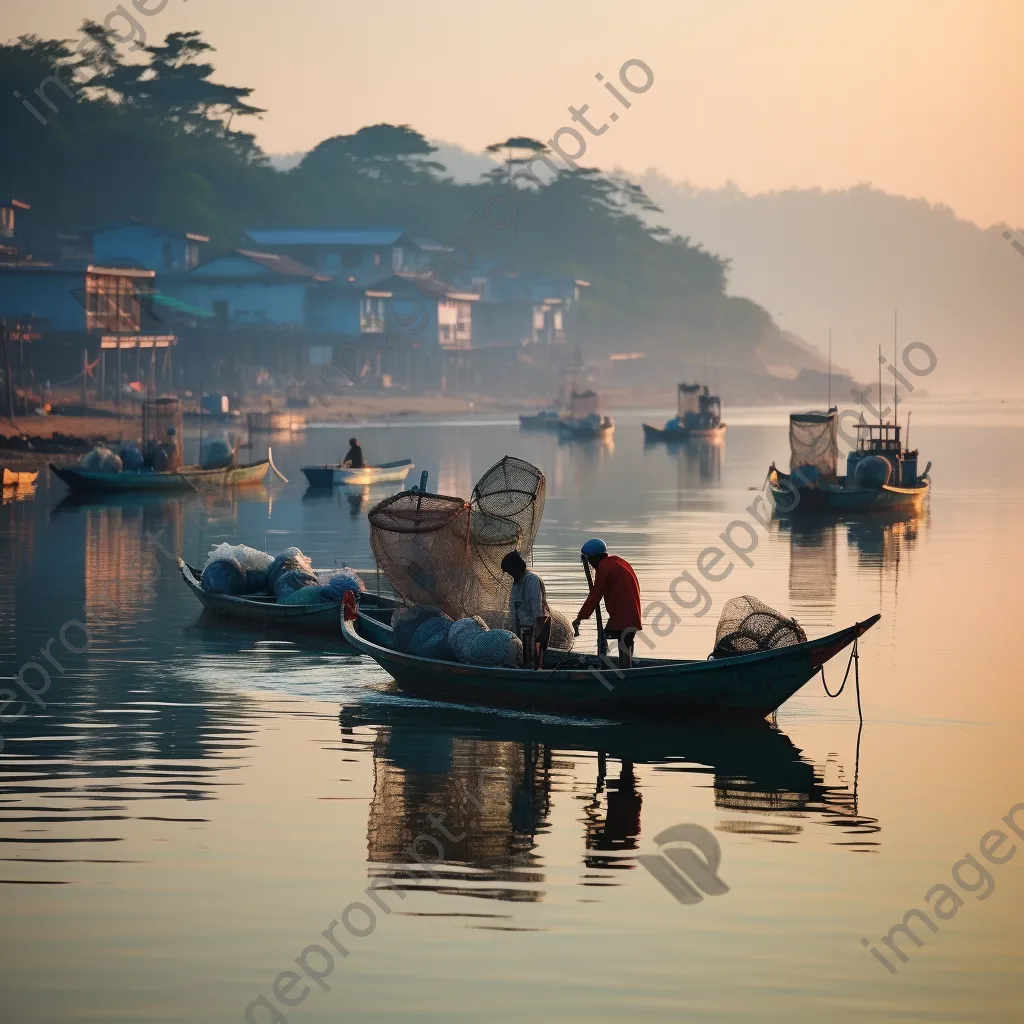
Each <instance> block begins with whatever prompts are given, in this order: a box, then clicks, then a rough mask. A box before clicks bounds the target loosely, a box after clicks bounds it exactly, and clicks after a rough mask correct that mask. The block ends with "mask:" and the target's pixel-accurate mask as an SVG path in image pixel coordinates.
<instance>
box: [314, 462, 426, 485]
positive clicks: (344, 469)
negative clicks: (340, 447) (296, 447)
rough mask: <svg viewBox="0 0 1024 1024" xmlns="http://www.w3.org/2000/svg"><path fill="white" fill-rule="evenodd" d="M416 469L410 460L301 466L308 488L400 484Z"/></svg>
mask: <svg viewBox="0 0 1024 1024" xmlns="http://www.w3.org/2000/svg"><path fill="white" fill-rule="evenodd" d="M415 468H416V467H415V466H414V465H413V462H412V459H400V460H399V461H398V462H385V463H382V464H381V465H379V466H362V467H360V468H359V469H353V468H352V467H351V466H303V467H302V472H303V473H304V474H305V475H306V479H307V480H308V481H309V486H310V487H334V486H344V485H354V486H359V487H366V486H372V485H374V484H386V483H401V482H402V481H403V480H405V478H406V477H407V476H408V475H409V473H410V472H412V470H414V469H415Z"/></svg>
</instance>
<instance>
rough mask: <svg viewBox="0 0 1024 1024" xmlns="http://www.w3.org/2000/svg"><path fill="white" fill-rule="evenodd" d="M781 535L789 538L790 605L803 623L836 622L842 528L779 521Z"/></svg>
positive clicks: (814, 522) (815, 522) (824, 522)
mask: <svg viewBox="0 0 1024 1024" xmlns="http://www.w3.org/2000/svg"><path fill="white" fill-rule="evenodd" d="M775 522H776V524H777V526H778V530H779V535H780V536H781V537H785V536H786V535H787V534H788V536H789V601H790V608H791V610H792V614H793V615H794V616H795V617H796V618H797V619H799V620H800V622H801V623H803V622H804V620H805V619H807V624H808V625H815V626H819V625H822V624H825V625H827V624H829V623H831V622H832V621H833V613H834V612H835V608H836V570H837V552H838V549H839V543H838V540H837V535H838V531H839V526H838V525H837V524H836V523H835V522H829V521H827V520H820V521H818V520H810V519H799V518H797V519H777V520H775Z"/></svg>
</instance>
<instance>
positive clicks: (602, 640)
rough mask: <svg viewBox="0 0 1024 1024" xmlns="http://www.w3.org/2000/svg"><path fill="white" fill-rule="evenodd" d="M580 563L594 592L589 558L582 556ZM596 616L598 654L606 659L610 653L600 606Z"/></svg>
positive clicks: (596, 610) (588, 584) (595, 612)
mask: <svg viewBox="0 0 1024 1024" xmlns="http://www.w3.org/2000/svg"><path fill="white" fill-rule="evenodd" d="M580 561H581V562H582V563H583V571H584V572H585V573H586V574H587V586H588V587H589V588H590V589H591V590H593V589H594V578H593V577H592V576H591V575H590V563H589V562H588V561H587V556H586V555H581V556H580ZM594 614H595V615H596V616H597V653H598V655H599V656H600V657H604V656H605V655H607V653H608V639H607V637H605V635H604V620H603V619H602V618H601V605H600V604H598V606H597V608H596V609H595V610H594Z"/></svg>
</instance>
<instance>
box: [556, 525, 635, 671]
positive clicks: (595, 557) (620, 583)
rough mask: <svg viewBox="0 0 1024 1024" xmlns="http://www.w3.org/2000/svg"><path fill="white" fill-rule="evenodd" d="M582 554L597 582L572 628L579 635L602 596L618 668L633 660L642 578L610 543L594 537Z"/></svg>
mask: <svg viewBox="0 0 1024 1024" xmlns="http://www.w3.org/2000/svg"><path fill="white" fill-rule="evenodd" d="M580 554H581V555H582V556H583V557H584V558H585V559H586V560H587V561H588V562H589V563H590V564H591V565H592V566H593V567H594V585H593V587H591V589H590V595H589V596H588V597H587V599H586V601H584V602H583V607H582V608H581V609H580V611H579V615H577V616H576V618H575V619H574V620H573V624H572V629H573V632H574V633H575V634H576V636H579V635H580V623H581V622H582V621H583V620H584V619H589V618H590V616H591V615H593V614H594V609H595V608H596V607H597V606H598V604H599V603H600V601H601V598H602V597H603V598H604V606H605V608H607V609H608V625H607V627H606V628H605V631H604V633H605V636H606V637H608V639H609V640H616V641H617V642H618V646H619V668H629V667H630V666H631V665H632V664H633V644H634V641H635V639H636V634H637V632H638V631H639V630H641V629H643V628H644V627H643V623H642V621H641V611H640V581H639V580H638V579H637V578H636V573H635V572H633V566H631V565H630V564H629V562H627V561H626V560H625V559H624V558H622V557H620V556H619V555H610V554H608V545H607V544H605V542H604V541H603V540H600V539H599V538H597V537H595V538H593V539H592V540H588V541H587V543H586V544H584V545H583V547H582V548H580Z"/></svg>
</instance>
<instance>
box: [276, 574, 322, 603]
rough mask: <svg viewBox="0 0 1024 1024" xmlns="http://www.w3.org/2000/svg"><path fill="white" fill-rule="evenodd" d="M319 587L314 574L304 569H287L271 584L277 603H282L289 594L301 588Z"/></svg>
mask: <svg viewBox="0 0 1024 1024" xmlns="http://www.w3.org/2000/svg"><path fill="white" fill-rule="evenodd" d="M319 586H320V581H319V580H318V579H317V578H316V573H315V572H311V571H308V570H306V569H288V570H287V571H286V572H283V573H281V575H280V576H278V577H277V579H276V580H274V583H273V587H274V593H275V594H276V595H277V599H278V601H283V600H284V599H285V597H287V596H288V595H289V594H291V593H294V591H296V590H301V589H302V588H303V587H319Z"/></svg>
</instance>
